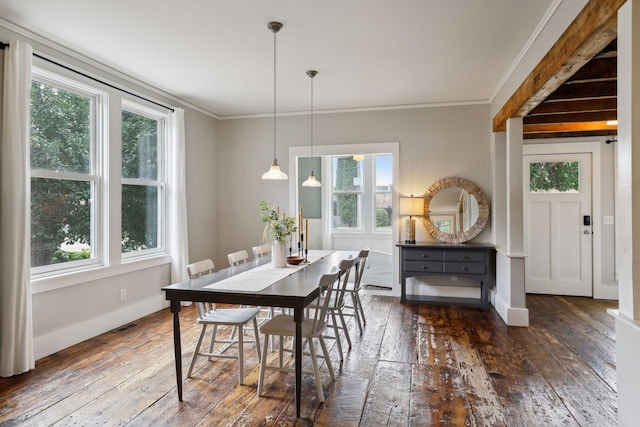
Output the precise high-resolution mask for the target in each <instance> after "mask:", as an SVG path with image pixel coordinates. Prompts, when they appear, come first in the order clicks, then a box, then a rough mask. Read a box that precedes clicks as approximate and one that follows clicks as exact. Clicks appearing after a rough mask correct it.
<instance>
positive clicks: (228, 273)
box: [162, 250, 358, 418]
mask: <svg viewBox="0 0 640 427" xmlns="http://www.w3.org/2000/svg"><path fill="white" fill-rule="evenodd" d="M357 255H358V252H357V251H319V250H310V251H309V254H308V260H309V262H308V263H304V264H302V265H300V266H288V267H287V268H286V269H287V270H290V274H288V275H286V276H285V277H282V278H279V279H277V280H276V279H274V276H273V274H268V273H269V272H267V271H264V268H269V267H268V266H266V264H270V259H269V258H268V257H263V258H258V259H255V260H253V261H249V262H246V263H244V264H240V265H238V266H235V267H229V268H225V269H222V270H219V271H216V272H214V273H211V274H207V275H205V276H201V277H199V278H196V279H190V280H187V281H184V282H181V283H175V284H172V285H169V286H165V287H163V288H162V290H163V291H165V293H166V299H167V300H169V301H170V303H171V312H172V313H173V342H174V351H175V362H176V380H177V384H178V400H179V401H182V346H181V342H180V317H179V314H180V308H181V306H182V304H181V303H182V302H183V301H193V302H210V303H228V304H242V305H254V306H263V307H285V308H290V309H292V310H293V317H294V320H295V322H296V336H295V376H296V388H295V394H296V416H297V417H298V418H300V390H301V384H302V319H303V318H304V309H305V307H306V306H307V305H309V304H310V303H311V302H312V301H313V300H315V298H316V297H317V296H318V294H319V289H318V280H319V278H320V276H321V275H322V274H324V273H328V272H329V271H331V268H332V267H333V266H337V265H338V263H339V261H340V260H341V259H345V258H348V257H349V256H351V257H356V256H357ZM261 266H264V267H262V268H263V270H262V271H264V273H265V274H258V275H256V274H255V273H256V272H257V271H258V270H257V268H258V267H261ZM273 268H275V267H273ZM252 270H254V271H253V273H254V274H252V275H251V276H249V274H250V272H251V271H252ZM278 273H284V274H286V273H289V271H286V270H282V271H281V272H278ZM280 276H282V274H280ZM243 277H247V282H251V283H250V286H249V287H244V286H242V285H241V284H242V282H243V281H242V279H243ZM228 279H233V280H232V281H229V280H228ZM261 281H262V283H260V282H261ZM225 283H229V285H228V287H229V289H228V288H226V287H225V286H226V285H225ZM232 287H233V288H232ZM257 287H259V288H262V289H260V290H256V288H257ZM251 288H253V289H251Z"/></svg>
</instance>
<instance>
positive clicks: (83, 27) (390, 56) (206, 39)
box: [0, 0, 557, 117]
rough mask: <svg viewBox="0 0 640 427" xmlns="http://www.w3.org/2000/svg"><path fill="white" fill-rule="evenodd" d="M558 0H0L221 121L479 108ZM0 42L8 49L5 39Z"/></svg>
mask: <svg viewBox="0 0 640 427" xmlns="http://www.w3.org/2000/svg"><path fill="white" fill-rule="evenodd" d="M553 3H557V0H555V1H554V0H535V1H532V0H446V1H445V0H322V1H320V0H317V1H315V2H311V1H308V0H183V1H177V0H108V1H107V0H102V1H100V0H54V1H51V0H0V17H2V18H4V19H6V20H7V21H10V22H12V23H14V24H17V25H19V26H21V27H23V28H25V29H27V30H30V31H32V32H34V33H36V34H39V35H41V36H44V37H46V38H47V39H50V40H53V41H56V42H59V43H61V44H63V45H64V46H66V47H68V48H70V49H72V50H75V51H77V52H79V53H82V54H84V55H87V56H89V57H90V58H92V59H94V60H96V61H98V62H101V63H103V64H105V65H108V66H110V67H112V68H114V69H116V70H118V71H121V72H124V73H126V74H128V75H130V76H133V77H136V78H138V79H140V80H142V81H144V82H146V83H147V84H150V85H152V86H155V87H157V88H159V89H161V90H163V91H165V92H168V93H170V94H172V95H174V96H176V97H178V98H180V99H182V100H184V101H187V102H189V103H191V104H193V105H196V106H198V107H200V108H202V109H204V110H206V111H208V112H210V113H212V114H214V115H216V116H218V117H234V116H246V115H255V114H272V113H273V33H271V31H270V30H269V29H268V28H267V23H268V22H269V21H280V22H282V23H283V24H284V27H283V28H282V30H281V31H280V32H279V33H278V35H277V56H278V59H277V76H278V86H277V110H278V112H279V113H280V112H282V113H285V112H302V111H308V109H309V103H310V82H309V78H308V77H307V76H306V74H305V71H306V70H308V69H316V70H318V75H317V76H316V77H315V79H314V109H315V110H316V111H320V110H336V109H338V110H340V109H363V108H380V107H403V106H414V105H432V104H449V103H466V102H487V101H488V100H490V99H491V97H492V96H493V95H494V94H495V92H496V90H497V89H498V88H499V86H500V84H501V82H502V81H503V80H504V78H505V76H506V75H507V73H508V71H509V70H510V68H511V67H512V66H513V64H514V63H515V61H516V60H517V58H518V57H519V55H520V53H521V52H522V50H523V49H524V48H525V47H526V45H527V41H528V40H529V38H530V37H531V36H532V34H533V33H534V32H535V30H536V27H537V26H538V24H539V23H540V22H541V20H542V19H543V17H544V16H545V14H546V13H547V9H549V8H550V7H553ZM2 41H8V40H2Z"/></svg>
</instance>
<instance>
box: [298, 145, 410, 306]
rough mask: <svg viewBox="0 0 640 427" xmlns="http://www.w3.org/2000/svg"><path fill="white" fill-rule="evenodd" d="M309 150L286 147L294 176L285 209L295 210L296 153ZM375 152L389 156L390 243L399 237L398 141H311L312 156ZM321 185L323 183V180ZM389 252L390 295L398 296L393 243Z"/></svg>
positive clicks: (305, 152) (397, 273)
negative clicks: (335, 142) (323, 143)
mask: <svg viewBox="0 0 640 427" xmlns="http://www.w3.org/2000/svg"><path fill="white" fill-rule="evenodd" d="M310 153H311V146H309V145H298V146H293V147H289V165H296V166H294V167H292V169H293V170H292V171H291V172H290V174H291V175H292V176H293V177H294V178H293V179H292V178H291V177H290V178H289V205H290V206H289V209H290V211H291V212H297V210H296V207H297V194H298V193H297V182H298V175H297V174H298V170H297V169H298V168H297V161H296V158H297V157H308V156H309V155H310ZM354 153H359V154H376V153H390V154H391V155H392V156H393V193H392V200H393V206H394V209H393V211H392V213H391V243H392V245H395V242H397V241H399V240H400V239H399V235H400V230H399V223H400V217H399V216H398V209H395V207H396V206H399V200H400V193H399V192H398V188H399V185H398V183H399V182H400V164H399V163H400V143H399V142H372V143H345V144H337V145H316V144H314V145H313V154H314V157H320V156H333V155H341V154H354ZM323 185H324V183H323ZM323 203H324V200H323ZM391 253H392V262H391V267H392V270H393V271H392V276H393V279H392V280H393V282H392V286H393V288H392V293H393V296H398V297H399V296H400V270H399V267H398V266H399V265H400V264H399V255H398V250H397V249H396V248H395V247H394V248H393V251H392V252H391Z"/></svg>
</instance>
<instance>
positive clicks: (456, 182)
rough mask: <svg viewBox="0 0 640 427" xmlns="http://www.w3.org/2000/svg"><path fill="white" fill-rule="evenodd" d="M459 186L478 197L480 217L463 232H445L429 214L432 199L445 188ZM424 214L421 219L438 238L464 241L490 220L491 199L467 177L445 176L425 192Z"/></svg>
mask: <svg viewBox="0 0 640 427" xmlns="http://www.w3.org/2000/svg"><path fill="white" fill-rule="evenodd" d="M452 187H458V188H461V189H463V190H467V191H468V192H469V194H471V195H472V196H473V197H475V198H476V201H477V202H478V219H477V220H476V222H475V224H473V226H472V227H471V228H470V229H468V230H466V231H464V232H462V233H445V232H443V231H440V230H439V229H438V227H436V226H435V224H434V223H433V222H432V221H431V217H430V216H429V206H430V205H431V200H432V199H433V197H434V196H435V195H436V194H437V193H438V192H439V191H440V190H444V189H445V188H452ZM424 212H425V214H424V216H422V217H421V218H420V219H421V220H422V224H423V225H424V228H426V229H427V232H428V233H429V234H430V235H431V236H432V237H433V238H434V239H437V240H440V241H442V242H448V243H464V242H468V241H469V240H471V239H473V238H474V237H476V236H477V235H478V234H480V232H481V231H482V230H483V229H484V227H485V226H486V225H487V222H489V200H488V199H487V196H486V195H485V194H484V192H483V191H482V190H481V189H480V187H478V186H477V185H476V184H474V183H473V182H471V181H469V180H468V179H465V178H444V179H441V180H440V181H437V182H435V183H434V184H433V185H432V186H431V187H429V189H428V190H427V191H426V192H425V193H424Z"/></svg>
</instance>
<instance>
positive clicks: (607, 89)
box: [547, 80, 618, 101]
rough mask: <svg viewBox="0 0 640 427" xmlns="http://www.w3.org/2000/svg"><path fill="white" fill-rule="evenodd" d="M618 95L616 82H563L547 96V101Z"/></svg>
mask: <svg viewBox="0 0 640 427" xmlns="http://www.w3.org/2000/svg"><path fill="white" fill-rule="evenodd" d="M617 95H618V82H617V81H616V80H614V81H607V82H593V83H576V84H564V85H562V86H560V87H559V88H558V89H556V90H555V91H554V92H553V93H552V94H551V95H549V96H548V97H547V100H548V101H555V100H561V99H562V100H568V99H591V98H610V97H613V96H617Z"/></svg>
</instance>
